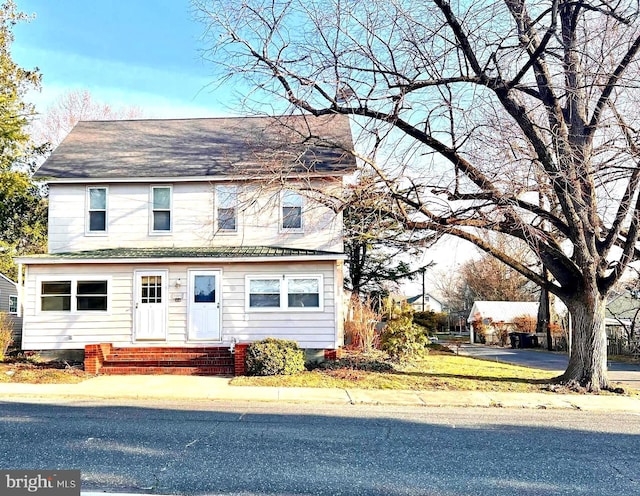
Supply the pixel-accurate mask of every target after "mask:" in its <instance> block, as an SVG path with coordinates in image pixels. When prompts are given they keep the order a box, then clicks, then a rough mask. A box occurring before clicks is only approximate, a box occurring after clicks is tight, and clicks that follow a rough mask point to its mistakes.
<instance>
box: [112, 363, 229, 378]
mask: <svg viewBox="0 0 640 496" xmlns="http://www.w3.org/2000/svg"><path fill="white" fill-rule="evenodd" d="M100 374H103V375H217V376H232V375H233V367H208V366H203V367H175V366H169V367H152V366H136V367H120V366H117V365H104V366H103V367H102V368H101V369H100Z"/></svg>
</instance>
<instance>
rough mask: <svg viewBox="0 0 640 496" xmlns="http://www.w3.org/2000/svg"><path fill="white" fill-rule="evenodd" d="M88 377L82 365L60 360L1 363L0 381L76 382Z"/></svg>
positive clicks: (30, 382) (34, 382)
mask: <svg viewBox="0 0 640 496" xmlns="http://www.w3.org/2000/svg"><path fill="white" fill-rule="evenodd" d="M88 377H89V376H88V375H87V374H85V372H84V370H82V368H81V367H77V366H68V365H66V364H64V363H60V362H42V363H31V362H28V361H15V362H1V363H0V383H7V382H21V383H28V384H75V383H78V382H82V381H84V380H85V379H87V378H88Z"/></svg>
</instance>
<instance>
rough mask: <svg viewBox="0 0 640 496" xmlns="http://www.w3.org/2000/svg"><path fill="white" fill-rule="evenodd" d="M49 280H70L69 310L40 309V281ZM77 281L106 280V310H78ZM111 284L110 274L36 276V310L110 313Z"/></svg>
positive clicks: (64, 313)
mask: <svg viewBox="0 0 640 496" xmlns="http://www.w3.org/2000/svg"><path fill="white" fill-rule="evenodd" d="M51 281H70V282H71V309H70V310H42V283H43V282H51ZM78 281H107V309H106V310H78V308H77V307H78V300H77V296H78ZM112 296H113V284H112V277H111V276H107V275H104V276H100V275H93V274H92V275H77V274H76V275H68V274H60V275H58V276H45V277H38V278H36V301H37V304H36V310H37V313H38V314H43V315H70V314H76V315H111V311H112Z"/></svg>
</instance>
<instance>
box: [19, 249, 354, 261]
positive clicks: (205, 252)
mask: <svg viewBox="0 0 640 496" xmlns="http://www.w3.org/2000/svg"><path fill="white" fill-rule="evenodd" d="M319 256H342V254H341V253H334V252H329V251H321V250H308V249H304V248H281V247H277V246H213V247H195V248H106V249H101V250H87V251H74V252H65V253H54V254H44V255H30V256H27V257H24V258H28V259H30V260H37V259H44V258H46V259H59V260H86V259H95V260H108V259H146V258H148V259H151V258H238V259H249V258H271V257H273V258H278V257H319Z"/></svg>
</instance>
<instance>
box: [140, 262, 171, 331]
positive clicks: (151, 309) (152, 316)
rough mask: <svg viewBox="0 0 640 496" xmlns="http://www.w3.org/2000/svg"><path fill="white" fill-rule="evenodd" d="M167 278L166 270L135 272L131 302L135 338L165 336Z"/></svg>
mask: <svg viewBox="0 0 640 496" xmlns="http://www.w3.org/2000/svg"><path fill="white" fill-rule="evenodd" d="M167 279H168V273H167V271H166V270H144V271H143V270H140V271H136V272H135V288H134V291H135V294H134V301H133V304H134V314H135V323H134V325H135V338H136V340H165V339H166V338H167V298H168V296H169V295H168V294H167Z"/></svg>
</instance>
